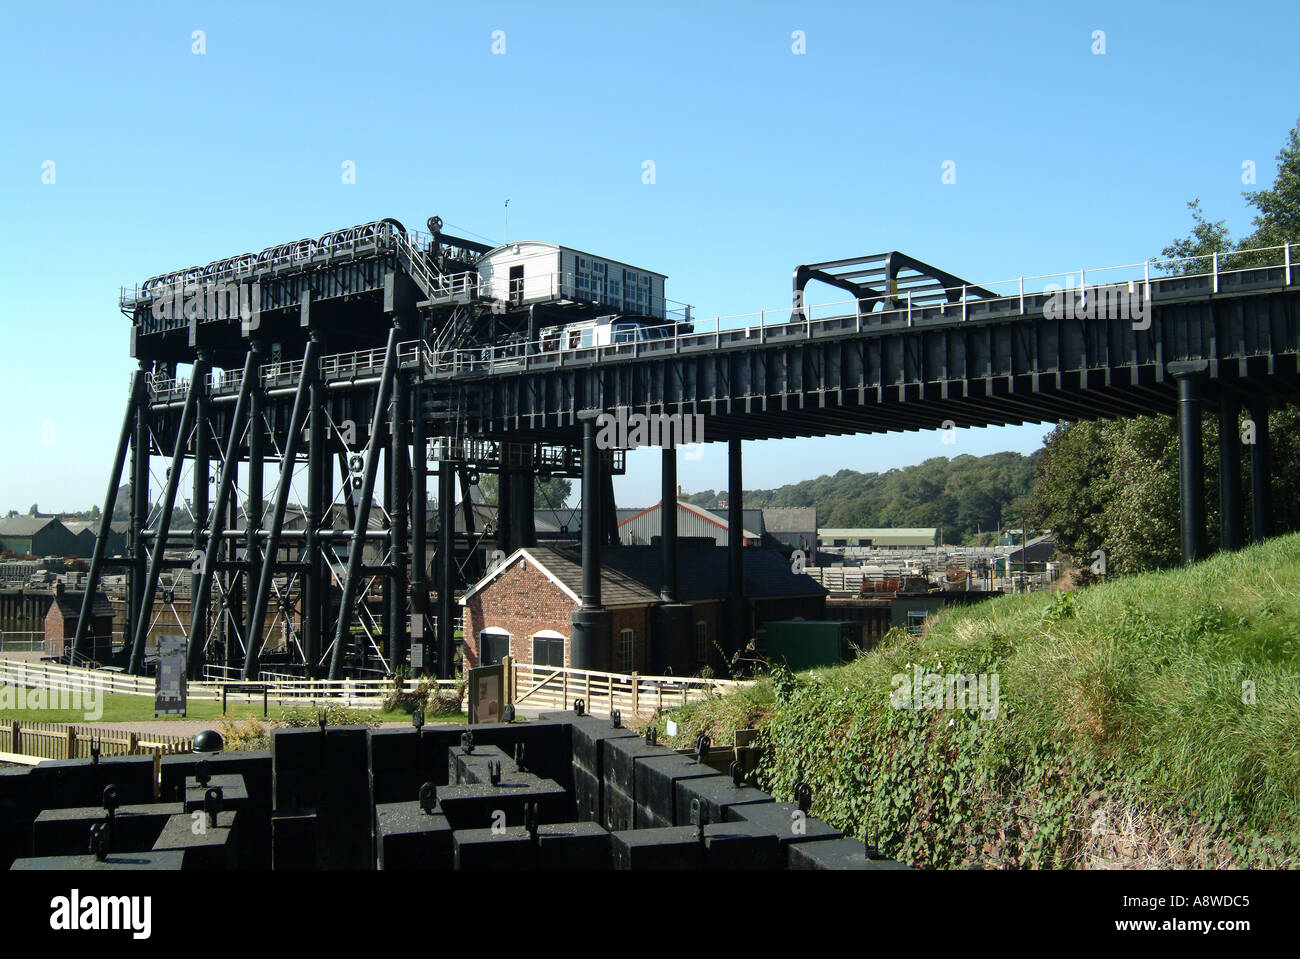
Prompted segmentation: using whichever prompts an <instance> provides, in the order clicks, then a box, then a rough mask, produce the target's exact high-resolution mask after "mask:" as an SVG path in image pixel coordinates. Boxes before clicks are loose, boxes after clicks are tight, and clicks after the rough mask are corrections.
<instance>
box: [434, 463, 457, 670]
mask: <svg viewBox="0 0 1300 959" xmlns="http://www.w3.org/2000/svg"><path fill="white" fill-rule="evenodd" d="M449 452H450V451H449V450H444V451H443V455H444V456H446V455H448V453H449ZM455 480H456V476H455V467H454V466H453V465H452V464H451V462H450V461H449V460H447V459H442V460H439V462H438V576H437V580H438V581H437V587H438V678H439V679H450V678H451V665H452V664H451V659H452V651H453V647H454V640H455V637H454V636H453V630H454V629H455V626H454V625H453V623H454V621H455V615H454V614H455V609H454V606H453V603H454V601H455V596H454V594H453V592H452V591H453V589H454V588H455V583H454V578H453V577H454V571H455V555H454V554H455V550H456V536H455V534H456V487H455Z"/></svg>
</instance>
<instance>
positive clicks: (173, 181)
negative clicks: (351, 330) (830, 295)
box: [0, 2, 1300, 511]
mask: <svg viewBox="0 0 1300 959" xmlns="http://www.w3.org/2000/svg"><path fill="white" fill-rule="evenodd" d="M2 16H3V19H2V20H0V24H2V26H0V75H2V76H3V80H4V89H5V91H6V92H5V110H4V123H3V126H2V127H0V136H2V137H3V151H2V152H0V184H3V186H2V187H0V190H2V192H0V210H3V215H4V229H3V231H0V270H2V271H3V275H0V281H2V282H3V291H4V293H3V300H2V301H0V302H2V303H3V306H0V324H3V339H2V340H0V342H3V345H4V351H3V352H4V360H5V361H4V363H3V381H2V382H3V387H2V389H3V398H4V414H3V416H0V450H3V453H0V456H3V468H2V469H0V508H16V509H20V510H24V511H25V510H26V509H27V507H28V506H29V505H30V504H31V503H32V502H39V503H40V506H41V508H42V510H47V511H49V510H57V509H74V508H84V507H87V506H89V505H90V504H91V503H92V502H98V501H99V500H100V498H101V497H102V490H103V486H104V482H105V479H106V470H107V466H108V461H109V458H110V456H111V453H112V448H113V445H114V442H115V437H116V432H117V430H118V428H119V423H120V419H121V414H122V407H123V403H124V400H125V390H126V385H127V379H128V375H129V372H130V370H131V368H132V362H131V360H130V358H129V356H128V353H127V350H128V343H127V331H128V327H129V324H128V321H127V320H126V319H125V318H124V317H123V316H122V315H121V314H120V313H119V312H118V308H117V290H118V287H119V285H121V284H123V283H133V282H138V281H140V280H142V279H144V278H146V277H148V276H151V275H153V274H157V273H161V272H165V271H167V270H170V269H175V268H181V267H185V266H189V265H192V264H196V263H205V262H208V261H210V260H213V259H217V258H220V257H223V256H228V255H231V254H234V253H239V252H244V251H249V250H258V249H260V248H262V247H264V246H268V245H271V244H273V243H276V242H282V241H287V240H291V239H295V238H297V237H301V236H309V235H310V236H314V235H316V234H319V233H322V232H324V231H326V230H329V229H333V228H338V227H342V226H347V225H351V224H353V223H359V222H363V221H366V220H371V219H376V218H379V217H383V216H394V217H397V218H398V219H400V220H402V221H403V222H405V223H406V224H407V225H408V226H422V225H423V223H424V220H425V219H426V218H427V217H428V216H429V215H431V214H434V213H436V214H439V215H440V216H442V218H443V220H444V221H445V222H446V223H447V224H449V225H451V226H449V229H451V228H452V227H454V228H458V229H460V230H463V231H466V232H472V233H474V234H477V235H481V236H484V237H488V238H490V239H492V240H497V239H499V238H500V236H501V231H502V204H503V202H504V201H505V199H506V198H509V199H510V235H511V236H512V237H513V238H516V239H523V238H534V239H543V240H551V241H555V242H559V243H564V244H568V245H571V246H576V247H579V248H582V249H586V250H589V251H593V252H598V253H602V254H605V255H608V256H611V257H614V258H617V259H621V260H624V261H627V262H631V263H634V264H637V265H641V266H645V267H647V268H649V269H654V270H658V271H660V272H662V273H666V274H668V276H669V278H670V279H669V281H668V284H669V285H668V295H669V296H670V297H672V298H674V299H677V300H682V301H686V302H690V303H693V304H695V305H696V307H697V310H698V311H699V313H700V314H705V315H712V314H715V313H739V312H745V311H749V310H758V309H761V308H774V307H779V306H781V305H782V304H788V302H789V294H790V272H791V270H792V268H793V267H794V266H795V265H796V264H798V263H804V262H811V261H816V260H821V259H829V258H833V257H840V256H849V255H856V254H865V253H874V252H880V251H884V250H889V249H900V250H904V251H906V252H908V253H911V254H912V255H914V256H917V257H919V258H921V259H924V260H928V261H930V262H933V263H935V264H937V265H940V266H942V267H944V268H945V269H948V270H950V271H952V272H954V273H957V274H959V275H963V276H966V277H967V278H969V279H972V280H975V281H980V280H988V279H1001V278H1004V277H1014V276H1016V275H1018V274H1022V273H1030V274H1032V273H1047V272H1053V271H1059V270H1067V269H1077V268H1079V267H1099V266H1105V265H1109V264H1117V263H1130V262H1134V261H1139V260H1142V259H1143V258H1145V257H1147V256H1149V255H1152V254H1154V253H1157V252H1158V251H1159V250H1160V249H1161V247H1163V246H1164V245H1165V244H1166V243H1167V242H1168V241H1169V240H1170V239H1171V238H1173V237H1175V236H1178V235H1181V234H1183V233H1185V232H1186V231H1187V228H1188V226H1189V224H1190V219H1189V217H1188V216H1187V213H1186V210H1185V203H1186V202H1187V201H1188V200H1189V199H1191V198H1192V197H1194V196H1199V197H1201V199H1202V202H1203V204H1204V206H1205V208H1206V210H1207V212H1208V213H1209V214H1210V215H1211V217H1212V218H1214V219H1218V218H1225V219H1227V220H1228V223H1229V225H1230V226H1231V227H1232V228H1233V230H1234V233H1240V232H1243V231H1244V230H1245V229H1246V228H1247V227H1248V225H1249V214H1248V211H1247V208H1246V206H1245V203H1244V202H1243V200H1242V198H1241V191H1242V189H1243V186H1242V183H1241V164H1242V162H1243V161H1244V160H1253V161H1255V162H1256V164H1257V165H1258V177H1259V182H1260V183H1261V184H1266V183H1268V182H1270V181H1271V179H1272V176H1273V172H1274V168H1275V164H1274V156H1275V154H1276V152H1277V150H1278V148H1279V146H1280V145H1281V143H1282V141H1283V139H1284V137H1285V135H1286V132H1287V130H1288V129H1289V128H1290V127H1291V126H1292V125H1294V123H1295V122H1296V119H1297V116H1298V115H1300V96H1297V93H1300V83H1298V82H1297V81H1298V80H1300V66H1297V61H1296V57H1295V35H1296V25H1297V20H1300V17H1297V9H1296V6H1295V5H1294V4H1293V3H1277V4H1262V3H1258V4H1256V3H1233V4H1196V3H1169V4H1157V3H1142V4H1133V3H1114V4H1109V3H1108V4H1087V5H1083V4H1066V3H1050V4H1048V3H1044V4H1037V3H1032V4H1031V3H1026V4H1012V3H952V4H940V3H916V2H914V3H907V4H896V3H890V4H870V5H868V4H862V3H844V4H809V3H745V4H739V3H737V4H716V5H704V4H700V3H673V2H667V3H655V4H600V3H565V2H555V3H549V4H540V3H536V2H531V3H521V4H490V5H489V4H456V5H442V4H436V5H435V4H430V3H392V4H385V3H361V4H358V3H328V2H318V3H310V4H308V3H301V4H289V3H285V4H274V5H272V4H261V3H238V2H220V3H186V4H162V3H159V4H143V3H135V4H103V3H84V4H72V3H48V4H9V5H8V6H7V8H6V10H5V12H4V13H3V15H2ZM195 30H203V31H204V32H205V42H206V53H204V54H202V55H196V54H194V53H193V52H192V46H193V43H194V40H193V39H192V33H193V31H195ZM496 30H501V31H504V33H505V43H506V52H505V54H504V55H494V54H493V52H492V43H493V36H492V34H493V31H496ZM796 30H802V31H804V34H805V36H806V53H805V54H803V55H795V54H794V53H793V52H792V49H791V46H792V43H793V42H794V41H793V39H792V33H793V32H794V31H796ZM1095 30H1104V31H1105V42H1106V52H1105V54H1104V55H1100V56H1099V55H1095V54H1093V53H1092V46H1093V31H1095ZM47 160H53V161H54V163H55V168H54V169H55V183H54V184H52V185H49V184H44V183H42V172H43V167H42V164H43V163H44V162H45V161H47ZM347 160H351V161H354V162H355V164H356V183H355V184H351V185H348V184H344V183H342V182H341V181H342V178H341V171H342V164H343V162H344V161H347ZM645 160H652V161H654V163H655V166H656V182H655V183H654V184H653V185H647V184H644V183H642V163H643V161H645ZM946 160H952V161H953V162H954V163H955V164H956V173H957V182H956V183H955V184H944V183H942V182H941V173H942V164H943V163H944V161H946ZM1045 431H1046V427H1043V426H1034V427H1024V428H1019V429H989V430H971V431H963V432H962V433H960V434H959V435H958V437H957V443H956V444H955V445H950V446H945V445H943V444H942V443H941V442H940V434H939V433H938V432H935V433H929V434H909V435H897V434H894V435H887V436H875V437H865V436H864V437H844V438H834V439H823V440H816V441H814V440H804V441H781V442H766V443H756V444H749V445H747V447H746V475H745V480H746V486H748V487H751V488H753V487H770V486H776V485H779V484H781V483H785V482H794V481H797V480H801V479H807V478H811V477H815V476H818V475H820V474H822V473H826V472H833V471H835V470H837V469H841V468H845V467H849V468H854V469H859V470H880V469H886V468H891V467H896V466H902V465H906V464H909V463H915V462H919V461H921V460H923V459H925V458H927V457H930V456H934V455H953V454H957V453H965V452H969V453H976V454H981V453H986V452H993V451H997V450H1002V449H1014V450H1021V451H1024V452H1029V451H1031V450H1033V449H1034V448H1036V447H1037V446H1038V445H1039V443H1040V441H1041V438H1042V436H1043V434H1044V433H1045ZM656 457H657V453H654V452H648V453H642V454H637V455H636V456H634V458H633V460H632V462H633V466H634V472H633V475H632V476H629V477H628V478H626V479H624V480H621V481H620V485H619V488H618V495H619V499H620V501H621V502H622V503H624V504H625V505H643V504H645V503H649V502H653V501H655V500H657V498H658V480H657V474H656V472H655V470H654V469H652V468H651V467H653V465H654V464H655V462H656V459H655V458H656ZM681 481H682V483H683V484H684V485H685V486H686V487H687V488H688V489H691V490H696V489H701V488H705V487H714V488H716V487H719V486H721V485H722V484H723V483H724V482H725V455H724V451H723V448H722V447H720V446H717V447H711V448H709V449H708V450H707V452H706V454H705V456H704V457H703V459H701V460H699V461H698V462H684V463H683V464H682V468H681Z"/></svg>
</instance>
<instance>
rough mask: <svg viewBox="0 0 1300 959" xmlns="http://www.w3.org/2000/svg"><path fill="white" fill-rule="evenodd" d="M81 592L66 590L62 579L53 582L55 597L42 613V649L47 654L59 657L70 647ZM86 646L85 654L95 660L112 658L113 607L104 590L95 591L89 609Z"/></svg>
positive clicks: (101, 661) (73, 636)
mask: <svg viewBox="0 0 1300 959" xmlns="http://www.w3.org/2000/svg"><path fill="white" fill-rule="evenodd" d="M84 596H85V593H69V592H66V591H65V590H64V587H63V583H61V582H56V583H55V584H54V601H53V602H51V603H50V609H49V612H47V613H46V614H45V649H46V652H47V653H48V654H49V655H50V656H54V657H57V658H62V657H63V656H65V655H66V654H67V652H68V651H69V650H70V649H71V647H72V641H73V639H75V638H76V635H77V619H78V618H79V617H80V616H81V602H82V598H83V597H84ZM85 648H86V654H87V655H88V656H89V657H90V658H91V659H93V660H95V661H96V662H99V663H106V662H108V661H109V660H110V659H112V656H113V607H112V606H111V605H110V604H109V601H108V597H107V596H105V595H104V594H103V593H96V594H95V601H94V603H93V604H92V606H91V609H90V632H89V634H88V643H87V645H86V647H85Z"/></svg>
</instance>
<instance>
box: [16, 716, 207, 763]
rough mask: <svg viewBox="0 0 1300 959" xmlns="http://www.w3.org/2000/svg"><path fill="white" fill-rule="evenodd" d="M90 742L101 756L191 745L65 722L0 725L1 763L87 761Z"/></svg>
mask: <svg viewBox="0 0 1300 959" xmlns="http://www.w3.org/2000/svg"><path fill="white" fill-rule="evenodd" d="M92 743H93V744H97V745H98V746H99V751H100V755H101V756H143V755H153V756H166V755H169V754H171V753H187V752H189V751H190V749H191V747H192V746H193V744H194V743H193V739H192V738H191V737H189V736H167V735H164V734H161V733H137V732H132V731H130V730H125V729H102V728H96V727H91V726H76V725H72V724H68V723H23V722H5V723H2V724H0V761H5V762H18V763H31V762H33V761H36V762H39V761H40V760H42V759H89V758H90V756H91V752H90V750H91V745H92Z"/></svg>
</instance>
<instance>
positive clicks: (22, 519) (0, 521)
mask: <svg viewBox="0 0 1300 959" xmlns="http://www.w3.org/2000/svg"><path fill="white" fill-rule="evenodd" d="M51 523H59V520H58V518H57V517H55V516H5V517H3V518H0V536H35V535H36V534H37V533H39V532H40V531H41V530H43V529H45V527H47V526H49V525H50V524H51ZM59 525H63V524H62V523H59Z"/></svg>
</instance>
